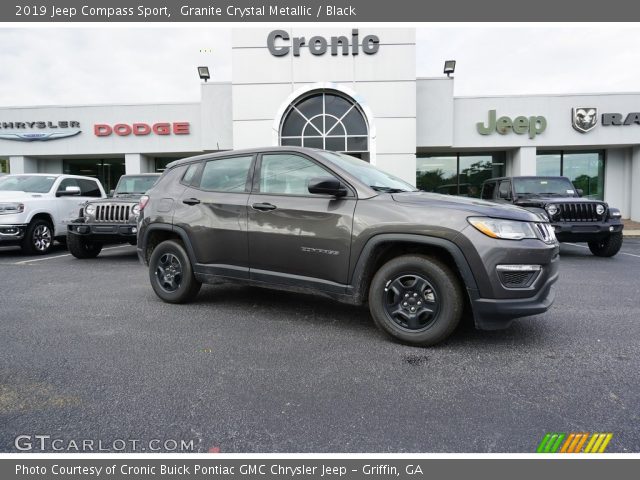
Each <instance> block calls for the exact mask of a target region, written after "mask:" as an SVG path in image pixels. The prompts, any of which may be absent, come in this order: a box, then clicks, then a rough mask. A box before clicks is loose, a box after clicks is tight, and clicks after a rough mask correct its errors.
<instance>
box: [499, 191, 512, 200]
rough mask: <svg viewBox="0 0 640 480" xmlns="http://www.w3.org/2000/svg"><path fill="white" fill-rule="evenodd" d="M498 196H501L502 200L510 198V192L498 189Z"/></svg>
mask: <svg viewBox="0 0 640 480" xmlns="http://www.w3.org/2000/svg"><path fill="white" fill-rule="evenodd" d="M498 198H501V199H502V200H511V192H501V191H498Z"/></svg>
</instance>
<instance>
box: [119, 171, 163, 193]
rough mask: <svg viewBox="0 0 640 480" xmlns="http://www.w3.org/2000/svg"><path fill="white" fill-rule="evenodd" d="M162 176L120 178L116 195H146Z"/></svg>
mask: <svg viewBox="0 0 640 480" xmlns="http://www.w3.org/2000/svg"><path fill="white" fill-rule="evenodd" d="M159 177H160V176H159V175H158V176H155V175H140V176H128V175H127V176H123V177H120V181H119V182H118V186H117V187H116V191H115V195H126V194H134V193H135V194H140V195H142V194H143V193H146V192H147V190H149V189H150V188H151V187H153V184H154V183H156V181H157V180H158V178H159Z"/></svg>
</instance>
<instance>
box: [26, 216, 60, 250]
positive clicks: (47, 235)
mask: <svg viewBox="0 0 640 480" xmlns="http://www.w3.org/2000/svg"><path fill="white" fill-rule="evenodd" d="M52 246H53V226H52V225H51V224H50V223H49V222H47V221H46V220H43V219H40V218H38V219H35V220H32V221H31V223H30V224H29V226H28V227H27V231H26V232H25V234H24V238H23V239H22V243H21V244H20V247H21V248H22V252H23V253H26V254H27V255H44V254H46V253H49V251H51V247H52Z"/></svg>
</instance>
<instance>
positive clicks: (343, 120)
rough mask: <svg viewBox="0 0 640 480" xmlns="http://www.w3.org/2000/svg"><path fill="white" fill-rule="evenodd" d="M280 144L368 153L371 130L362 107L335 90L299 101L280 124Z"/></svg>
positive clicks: (318, 93)
mask: <svg viewBox="0 0 640 480" xmlns="http://www.w3.org/2000/svg"><path fill="white" fill-rule="evenodd" d="M280 145H295V146H298V147H311V148H322V149H325V150H333V151H335V152H350V153H356V152H367V151H368V150H369V128H368V126H367V121H366V120H365V118H364V115H363V113H362V111H361V110H360V107H359V106H358V104H357V103H356V102H355V101H354V100H353V99H351V98H349V97H347V96H345V95H342V94H339V93H338V92H335V91H332V90H324V91H315V92H312V93H311V94H309V95H305V96H303V97H300V98H298V99H296V100H295V101H294V102H293V103H292V104H291V105H289V108H287V110H286V111H285V113H284V116H283V120H282V123H281V124H280Z"/></svg>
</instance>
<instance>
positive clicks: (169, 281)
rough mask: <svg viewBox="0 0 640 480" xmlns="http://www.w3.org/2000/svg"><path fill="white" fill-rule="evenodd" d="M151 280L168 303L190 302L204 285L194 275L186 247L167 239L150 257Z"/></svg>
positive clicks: (158, 294)
mask: <svg viewBox="0 0 640 480" xmlns="http://www.w3.org/2000/svg"><path fill="white" fill-rule="evenodd" d="M163 274H164V276H163ZM149 280H150V281H151V287H152V288H153V291H154V292H156V295H157V296H158V297H160V298H161V299H162V300H163V301H165V302H167V303H186V302H189V301H191V300H193V299H194V298H195V296H196V295H197V294H198V292H199V291H200V287H201V286H202V283H200V282H199V281H198V280H196V278H195V276H194V275H193V268H192V267H191V262H190V261H189V256H188V255H187V252H186V251H185V249H184V247H183V246H182V245H181V244H179V243H178V242H176V241H174V240H166V241H164V242H162V243H160V244H159V245H158V246H157V247H156V248H155V249H154V250H153V253H152V254H151V258H150V259H149Z"/></svg>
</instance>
